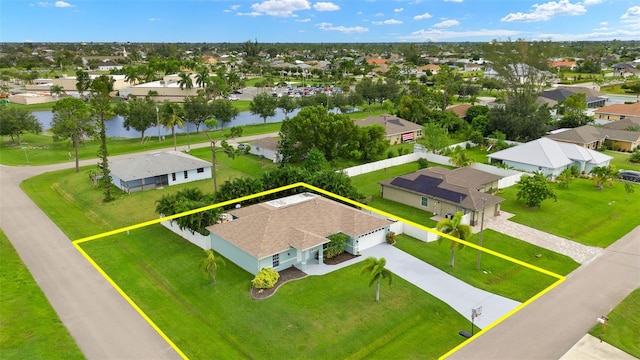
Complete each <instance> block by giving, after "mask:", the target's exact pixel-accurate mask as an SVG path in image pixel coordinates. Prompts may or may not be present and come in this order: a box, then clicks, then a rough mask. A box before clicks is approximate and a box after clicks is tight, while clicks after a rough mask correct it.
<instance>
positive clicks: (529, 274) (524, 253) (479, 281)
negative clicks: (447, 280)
mask: <svg viewBox="0 0 640 360" xmlns="http://www.w3.org/2000/svg"><path fill="white" fill-rule="evenodd" d="M396 239H397V240H396V241H397V242H396V246H397V247H398V248H399V249H401V250H403V251H405V252H407V253H409V254H411V255H413V256H415V257H417V258H419V259H421V260H422V261H424V262H427V263H429V264H431V265H433V266H435V267H437V268H438V269H440V270H442V271H444V272H446V273H448V274H450V275H452V276H455V277H456V278H458V279H460V280H462V281H464V282H466V283H468V284H470V285H472V286H475V287H477V288H479V289H483V290H486V291H489V292H492V293H494V294H498V295H501V296H504V297H508V298H510V299H513V300H516V301H520V302H524V301H526V300H528V299H529V298H531V297H532V296H534V295H535V294H537V293H538V292H540V291H541V290H543V289H544V288H546V287H548V286H549V285H551V284H553V283H554V282H555V281H557V279H556V278H554V277H551V276H549V275H545V274H542V273H540V272H538V271H535V270H531V269H528V268H526V267H524V266H521V265H518V264H515V263H512V262H510V261H507V260H503V259H501V258H499V257H497V256H493V255H489V254H486V253H483V254H482V255H481V267H480V271H477V270H476V258H477V253H478V252H477V250H475V249H472V248H463V249H461V250H458V249H456V255H455V266H454V267H453V268H452V267H451V266H450V265H449V264H450V256H451V250H450V247H449V245H450V242H449V240H443V241H442V242H438V241H435V242H429V243H425V242H423V241H420V240H417V239H414V238H412V237H410V236H407V235H404V234H403V235H398V236H397V237H396ZM478 240H479V235H478V234H475V235H474V236H473V237H472V238H471V239H470V240H469V242H471V243H474V244H478ZM482 245H483V246H484V247H486V248H488V249H491V250H494V251H497V252H499V253H502V254H504V255H507V256H510V257H513V258H515V259H518V260H521V261H524V262H526V263H529V264H531V265H535V266H537V267H540V268H543V269H545V270H549V271H552V272H555V273H557V274H559V275H567V274H569V273H570V272H571V271H573V270H575V269H576V268H577V267H578V266H579V265H580V264H578V263H577V262H575V261H573V260H572V259H571V258H569V257H567V256H564V255H560V254H557V253H555V252H553V251H550V250H547V249H544V248H541V247H539V246H535V245H532V244H529V243H527V242H525V241H521V240H518V239H516V238H513V237H511V236H508V235H505V234H502V233H499V232H496V231H493V230H491V229H487V230H484V233H483V242H482Z"/></svg>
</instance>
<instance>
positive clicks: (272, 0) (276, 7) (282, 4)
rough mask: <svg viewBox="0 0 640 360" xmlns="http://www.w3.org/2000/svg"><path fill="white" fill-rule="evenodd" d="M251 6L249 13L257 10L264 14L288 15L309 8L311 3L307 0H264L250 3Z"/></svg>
mask: <svg viewBox="0 0 640 360" xmlns="http://www.w3.org/2000/svg"><path fill="white" fill-rule="evenodd" d="M251 8H252V9H253V10H254V11H253V12H251V13H249V14H253V13H256V12H257V13H259V14H264V15H271V16H282V17H289V16H295V14H294V12H295V11H300V10H309V9H311V5H309V1H307V0H266V1H263V2H261V3H256V4H253V5H251ZM252 16H253V15H252Z"/></svg>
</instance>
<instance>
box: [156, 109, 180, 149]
mask: <svg viewBox="0 0 640 360" xmlns="http://www.w3.org/2000/svg"><path fill="white" fill-rule="evenodd" d="M181 110H182V109H181V108H180V105H178V104H175V103H170V102H165V103H164V104H162V108H161V109H160V123H161V124H162V125H164V128H165V129H167V130H169V129H171V135H172V136H173V150H174V151H177V140H176V126H178V127H182V126H183V125H184V120H183V119H182V117H180V114H181Z"/></svg>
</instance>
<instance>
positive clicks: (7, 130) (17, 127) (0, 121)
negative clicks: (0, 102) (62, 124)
mask: <svg viewBox="0 0 640 360" xmlns="http://www.w3.org/2000/svg"><path fill="white" fill-rule="evenodd" d="M25 131H29V132H32V133H34V134H39V133H40V132H42V125H41V124H40V122H39V121H38V119H37V118H36V117H35V116H34V115H33V114H32V113H31V111H29V110H27V109H23V108H15V107H8V106H0V135H10V136H11V140H12V141H13V139H14V136H15V138H16V140H17V141H18V146H22V138H21V137H20V135H22V134H24V132H25Z"/></svg>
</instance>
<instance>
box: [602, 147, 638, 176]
mask: <svg viewBox="0 0 640 360" xmlns="http://www.w3.org/2000/svg"><path fill="white" fill-rule="evenodd" d="M604 153H605V154H606V155H609V156H612V157H613V160H611V162H610V163H611V165H613V166H615V167H616V169H617V170H635V171H640V163H632V162H631V161H629V159H631V154H629V153H625V152H619V151H611V150H606V151H604Z"/></svg>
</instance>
